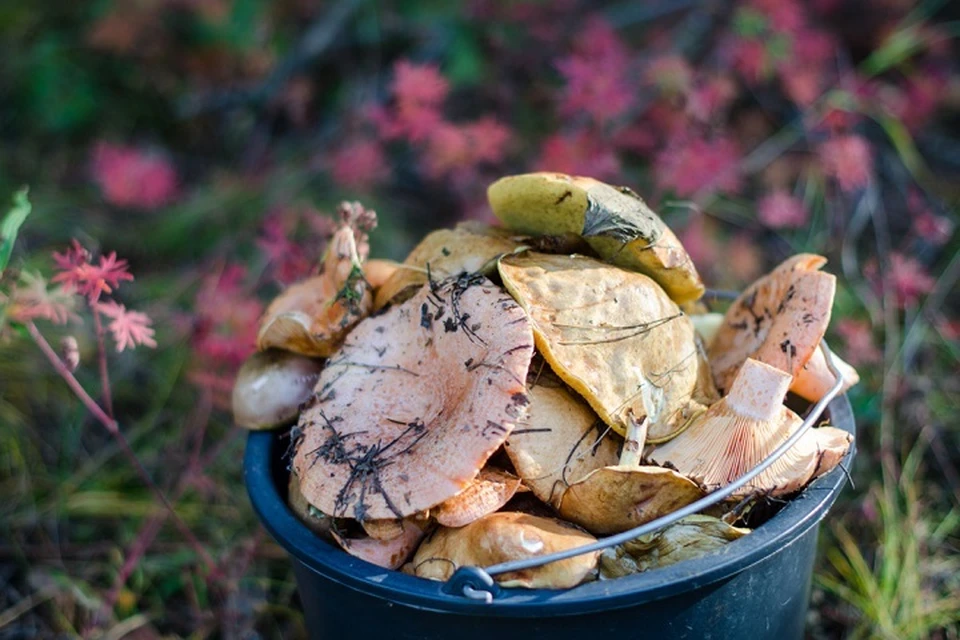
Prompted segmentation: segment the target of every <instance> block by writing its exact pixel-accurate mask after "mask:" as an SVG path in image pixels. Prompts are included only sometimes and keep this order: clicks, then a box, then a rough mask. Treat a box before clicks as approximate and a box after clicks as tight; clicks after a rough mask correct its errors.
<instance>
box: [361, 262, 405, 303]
mask: <svg viewBox="0 0 960 640" xmlns="http://www.w3.org/2000/svg"><path fill="white" fill-rule="evenodd" d="M399 268H400V264H399V263H397V262H394V261H393V260H378V259H373V260H367V261H366V262H364V263H363V277H364V278H365V279H366V281H367V284H369V285H370V289H371V290H372V291H373V293H374V297H376V292H377V290H378V289H379V288H380V287H382V286H383V285H384V283H385V282H386V281H387V280H389V279H390V277H391V276H392V275H393V274H395V273H396V272H397V269H399Z"/></svg>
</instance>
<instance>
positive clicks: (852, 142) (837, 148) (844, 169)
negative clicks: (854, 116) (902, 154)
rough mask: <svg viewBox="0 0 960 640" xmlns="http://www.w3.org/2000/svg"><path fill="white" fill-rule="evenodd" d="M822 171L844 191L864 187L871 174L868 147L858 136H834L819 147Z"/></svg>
mask: <svg viewBox="0 0 960 640" xmlns="http://www.w3.org/2000/svg"><path fill="white" fill-rule="evenodd" d="M819 155H820V162H821V164H822V166H823V171H824V173H825V174H827V175H828V176H830V177H832V178H834V179H835V180H836V181H837V183H838V184H839V185H840V188H841V189H843V190H844V191H853V190H855V189H858V188H860V187H865V186H866V185H867V183H868V182H870V176H871V174H872V173H873V156H872V153H871V151H870V145H868V144H867V141H866V140H864V139H863V138H862V137H860V136H858V135H845V136H836V137H834V138H832V139H830V140H827V141H826V142H824V143H823V144H821V145H820V149H819Z"/></svg>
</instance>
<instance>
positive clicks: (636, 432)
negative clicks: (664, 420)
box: [620, 413, 650, 467]
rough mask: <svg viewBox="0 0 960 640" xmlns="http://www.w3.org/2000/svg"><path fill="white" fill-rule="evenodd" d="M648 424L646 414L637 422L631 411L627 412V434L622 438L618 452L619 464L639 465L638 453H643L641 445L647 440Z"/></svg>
mask: <svg viewBox="0 0 960 640" xmlns="http://www.w3.org/2000/svg"><path fill="white" fill-rule="evenodd" d="M649 424H650V422H649V420H648V418H647V417H646V416H644V418H643V420H641V421H640V422H637V421H636V420H635V419H634V417H633V414H632V413H629V414H627V434H626V436H625V437H624V440H623V451H622V452H621V453H620V466H630V467H639V466H640V454H641V453H643V446H644V445H645V444H646V442H647V427H648V426H649Z"/></svg>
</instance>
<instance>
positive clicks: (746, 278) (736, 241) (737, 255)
mask: <svg viewBox="0 0 960 640" xmlns="http://www.w3.org/2000/svg"><path fill="white" fill-rule="evenodd" d="M758 246H759V245H758V243H757V241H756V239H754V238H751V237H750V236H749V235H748V234H747V233H746V232H741V233H738V234H737V235H736V236H734V237H733V239H732V240H731V241H730V243H729V244H728V245H727V251H726V254H725V255H726V260H725V261H724V262H725V263H726V267H727V269H729V271H730V275H732V276H733V279H734V280H735V281H736V282H752V281H754V280H756V279H757V276H759V275H760V273H761V271H762V268H763V256H762V255H761V253H760V250H759V249H758Z"/></svg>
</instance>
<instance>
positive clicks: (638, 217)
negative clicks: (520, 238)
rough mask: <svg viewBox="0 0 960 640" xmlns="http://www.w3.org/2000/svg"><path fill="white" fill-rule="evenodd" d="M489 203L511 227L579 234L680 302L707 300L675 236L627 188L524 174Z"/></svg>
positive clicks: (491, 191) (501, 186) (506, 181)
mask: <svg viewBox="0 0 960 640" xmlns="http://www.w3.org/2000/svg"><path fill="white" fill-rule="evenodd" d="M487 200H488V201H489V202H490V207H491V208H492V209H493V212H494V214H496V216H497V217H498V218H500V220H502V221H503V223H504V224H505V225H507V226H508V227H509V228H511V229H516V230H517V231H520V232H522V233H531V234H549V235H562V234H569V233H572V234H577V235H580V236H582V237H583V238H584V239H585V240H586V241H587V242H588V243H589V244H590V246H591V247H592V248H593V250H594V251H596V252H597V254H599V255H600V256H601V257H602V258H603V259H604V260H607V261H608V262H611V263H613V264H615V265H617V266H620V267H623V268H625V269H630V270H633V271H639V272H641V273H643V274H646V275H648V276H650V277H651V278H653V279H654V280H655V281H656V282H657V283H658V284H660V286H662V287H663V288H664V290H665V291H666V292H667V294H668V295H669V296H670V297H671V298H672V299H673V300H674V301H676V302H678V303H681V302H687V301H690V300H696V299H697V298H699V297H700V296H702V295H703V292H704V286H703V282H702V281H701V279H700V275H699V274H698V273H697V269H696V267H695V266H694V264H693V260H692V259H691V258H690V255H689V254H688V253H687V252H686V250H685V249H684V248H683V245H681V244H680V241H679V240H678V239H677V237H676V235H674V233H673V232H672V231H671V230H670V228H669V227H667V225H666V224H664V222H663V220H661V219H660V217H659V216H658V215H657V214H656V213H654V212H653V210H652V209H651V208H650V207H649V206H647V203H646V202H644V201H643V199H642V198H641V197H640V196H638V195H637V194H636V193H634V192H633V191H632V190H630V189H629V188H627V187H614V186H611V185H609V184H606V183H603V182H600V181H598V180H594V179H593V178H585V177H580V176H569V175H566V174H563V173H549V172H540V173H526V174H521V175H515V176H507V177H505V178H501V179H500V180H497V181H496V182H494V183H493V184H492V185H490V187H489V188H488V189H487Z"/></svg>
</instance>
